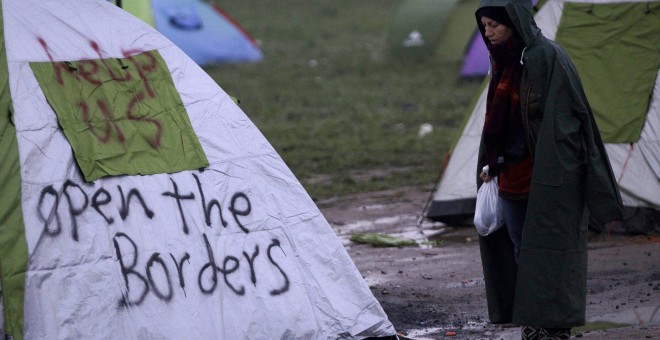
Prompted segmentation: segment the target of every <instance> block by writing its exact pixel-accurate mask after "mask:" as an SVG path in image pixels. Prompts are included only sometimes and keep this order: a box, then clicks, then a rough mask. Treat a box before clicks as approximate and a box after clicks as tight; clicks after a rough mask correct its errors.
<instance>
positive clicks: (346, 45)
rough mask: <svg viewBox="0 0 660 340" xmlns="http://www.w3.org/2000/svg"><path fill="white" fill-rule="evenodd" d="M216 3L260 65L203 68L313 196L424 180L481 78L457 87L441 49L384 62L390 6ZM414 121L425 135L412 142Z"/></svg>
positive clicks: (429, 179)
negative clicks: (255, 45)
mask: <svg viewBox="0 0 660 340" xmlns="http://www.w3.org/2000/svg"><path fill="white" fill-rule="evenodd" d="M218 3H219V4H220V5H221V7H222V8H223V9H224V10H225V11H227V12H228V13H229V14H230V15H231V16H232V17H234V18H235V19H236V20H237V21H238V22H240V23H241V25H242V26H243V27H245V28H246V29H247V30H248V31H249V32H250V33H251V34H252V35H253V36H254V37H255V38H256V39H258V40H259V41H260V42H261V44H262V50H263V52H264V55H265V58H264V60H263V61H261V62H259V63H253V64H232V65H217V66H212V67H207V68H206V70H207V72H208V73H209V74H210V75H211V76H212V77H213V78H214V79H215V80H216V82H217V83H218V84H219V85H220V86H221V87H222V88H223V89H224V90H225V91H226V92H227V93H229V94H230V95H232V96H234V97H236V98H238V99H239V100H240V106H241V108H242V109H243V111H244V112H245V113H246V114H247V115H248V117H250V119H251V120H252V121H253V122H254V124H255V125H256V126H257V127H258V128H259V130H260V131H261V132H262V133H263V134H264V135H265V136H266V138H267V139H268V141H269V142H270V143H271V144H272V145H273V147H274V148H275V149H276V150H277V151H278V152H279V154H280V155H281V156H282V158H283V159H284V161H285V162H286V163H287V165H288V166H289V167H290V168H291V170H292V171H293V173H294V174H295V175H296V176H297V177H298V179H300V180H301V182H302V183H303V185H304V186H305V188H306V189H307V191H308V192H309V193H310V195H311V196H312V197H313V198H315V199H319V198H327V197H330V196H335V195H344V194H349V193H356V192H364V191H371V190H380V189H388V188H394V187H398V186H403V185H431V184H432V183H433V181H434V180H435V179H436V178H437V175H438V173H439V171H440V167H441V163H442V158H443V156H444V154H445V152H446V151H447V150H448V148H449V147H450V146H451V143H452V142H453V140H454V138H455V137H456V135H457V134H458V133H459V131H458V129H459V127H460V125H461V122H462V120H463V116H464V115H465V114H466V112H467V108H468V105H469V104H470V103H471V101H472V97H473V96H474V94H475V92H476V90H477V88H478V86H479V83H478V82H462V81H460V79H459V76H458V72H459V68H460V65H461V63H460V60H450V58H448V57H441V56H440V55H441V53H436V54H434V56H433V57H431V58H430V59H428V60H426V61H425V62H423V63H409V64H405V63H401V62H400V61H397V60H394V58H392V57H391V56H390V55H389V54H388V47H387V44H386V30H387V24H388V17H389V15H390V12H391V10H392V8H393V6H394V5H395V4H396V3H398V2H397V1H392V0H360V1H354V0H353V1H349V0H338V1H319V0H283V1H268V2H267V1H246V0H242V1H237V0H232V1H219V0H218ZM422 123H430V124H431V125H433V127H434V130H433V132H432V133H431V134H429V135H427V136H426V137H424V138H419V137H418V129H419V126H420V124H422ZM383 169H384V170H386V171H381V172H378V174H376V175H371V176H370V175H368V174H370V173H374V171H376V170H383ZM360 174H362V175H361V176H360ZM364 174H367V175H364Z"/></svg>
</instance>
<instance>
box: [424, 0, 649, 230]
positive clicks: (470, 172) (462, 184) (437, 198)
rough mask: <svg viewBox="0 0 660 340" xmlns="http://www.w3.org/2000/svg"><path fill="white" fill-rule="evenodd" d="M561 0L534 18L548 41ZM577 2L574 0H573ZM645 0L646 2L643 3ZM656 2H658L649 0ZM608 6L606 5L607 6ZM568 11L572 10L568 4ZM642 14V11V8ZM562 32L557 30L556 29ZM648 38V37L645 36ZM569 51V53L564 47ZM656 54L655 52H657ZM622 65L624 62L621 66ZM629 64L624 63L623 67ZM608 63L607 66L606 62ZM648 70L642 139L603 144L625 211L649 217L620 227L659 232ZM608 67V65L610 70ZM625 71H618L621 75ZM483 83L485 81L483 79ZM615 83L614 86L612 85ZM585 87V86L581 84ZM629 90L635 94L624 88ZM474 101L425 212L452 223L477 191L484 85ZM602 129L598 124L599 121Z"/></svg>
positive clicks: (466, 212)
mask: <svg viewBox="0 0 660 340" xmlns="http://www.w3.org/2000/svg"><path fill="white" fill-rule="evenodd" d="M565 2H568V1H563V0H547V1H545V2H544V4H543V6H542V7H541V8H540V10H539V11H538V12H537V14H536V15H535V21H536V23H537V25H538V26H539V28H541V30H542V32H543V34H544V35H545V36H546V37H548V38H549V39H555V36H556V35H557V32H558V28H559V22H560V21H561V20H563V19H562V17H563V11H564V3H565ZM571 2H573V1H571ZM575 2H577V1H575ZM588 2H589V3H593V4H594V7H598V6H601V5H602V4H611V6H615V5H614V4H613V3H615V2H616V3H622V5H624V6H625V4H626V3H628V2H635V1H613V0H590V1H588ZM644 3H646V2H644ZM651 4H652V5H656V4H658V1H654V2H652V3H651ZM608 6H610V5H608ZM568 8H569V10H570V9H571V8H573V7H572V6H568ZM642 13H643V11H642ZM653 28H654V29H655V32H656V33H655V34H654V36H655V37H658V36H660V32H658V30H660V26H658V25H655V26H653ZM560 34H561V32H560ZM649 36H650V35H649ZM568 53H573V51H572V50H568ZM655 56H656V58H657V52H655ZM622 66H623V65H622ZM625 66H627V63H626V65H625ZM610 67H611V66H610ZM659 68H660V66H656V68H655V70H651V71H649V72H650V73H651V75H653V76H654V77H656V78H655V84H654V89H653V90H652V95H651V96H650V98H651V99H650V103H649V106H648V108H647V110H648V111H647V113H646V120H645V122H644V125H643V129H642V132H641V135H640V136H641V137H640V138H639V140H637V141H636V142H634V143H606V144H605V147H606V150H607V152H608V157H609V159H610V163H611V165H612V170H613V172H614V174H615V176H616V178H617V181H618V184H619V190H620V192H621V197H622V200H623V203H624V206H625V207H626V208H627V211H629V212H635V211H636V212H640V213H643V214H646V215H647V216H649V217H648V218H645V219H644V221H646V224H645V225H644V226H640V225H637V226H633V225H631V224H632V223H628V222H626V219H630V220H631V221H632V220H633V217H632V216H630V215H628V216H626V217H625V219H624V222H623V225H624V226H625V227H624V229H623V230H621V231H626V232H627V231H632V230H637V231H638V232H648V231H649V230H656V231H660V220H658V219H657V218H655V217H653V216H657V215H658V213H657V212H658V211H660V176H659V175H660V170H658V169H660V167H659V166H658V165H659V164H660V147H658V145H660V143H658V135H659V134H658V131H660V123H659V122H658V121H659V120H660V90H659V87H660V78H659V75H658V69H659ZM608 69H609V68H608ZM578 72H579V73H580V76H581V78H582V79H583V80H584V79H587V78H589V77H591V74H590V72H593V71H592V70H582V69H580V68H579V65H578ZM624 72H626V70H621V71H620V73H624ZM485 81H487V79H486V80H485ZM612 85H614V84H612ZM585 89H587V91H588V88H586V85H585ZM626 93H633V92H626ZM629 96H630V97H631V98H632V97H637V96H639V97H644V96H646V97H649V95H648V93H647V94H646V95H645V94H644V93H641V94H637V93H634V94H629ZM477 98H478V99H477V102H476V104H475V105H474V107H473V108H472V109H471V111H470V112H469V114H468V115H467V116H466V120H467V123H466V124H465V127H464V129H463V130H461V133H460V135H459V136H458V139H457V142H456V144H455V147H454V148H453V149H452V151H451V158H450V160H449V162H448V164H447V166H446V168H445V169H444V173H443V176H442V178H441V179H440V180H439V181H438V183H437V184H436V187H435V189H434V192H433V194H432V198H431V203H430V204H429V205H428V209H427V210H426V211H425V212H423V215H424V216H425V217H427V218H429V219H432V220H436V221H440V222H444V223H448V224H452V225H471V224H472V217H473V215H474V202H475V198H476V193H477V187H476V175H475V173H474V172H475V171H474V169H476V167H477V153H478V147H479V138H480V135H481V130H482V129H483V121H484V114H485V112H486V99H485V98H486V89H482V90H481V91H480V92H479V93H478V94H477ZM606 99H608V98H600V99H594V100H592V99H591V98H590V99H589V100H590V104H592V105H593V104H594V101H595V100H606ZM597 105H598V104H597ZM599 105H601V106H602V107H607V105H608V104H607V102H603V103H599ZM598 124H599V127H600V122H598Z"/></svg>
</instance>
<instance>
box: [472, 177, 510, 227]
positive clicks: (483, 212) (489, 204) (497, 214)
mask: <svg viewBox="0 0 660 340" xmlns="http://www.w3.org/2000/svg"><path fill="white" fill-rule="evenodd" d="M503 224H504V214H503V212H502V203H501V201H500V197H499V189H498V188H497V177H495V178H493V179H492V180H490V181H488V182H484V183H483V184H481V187H480V188H479V191H478V192H477V206H476V207H475V209H474V226H475V227H477V232H479V235H481V236H486V235H489V234H491V233H492V232H494V231H495V230H497V229H499V228H500V227H501V226H502V225H503Z"/></svg>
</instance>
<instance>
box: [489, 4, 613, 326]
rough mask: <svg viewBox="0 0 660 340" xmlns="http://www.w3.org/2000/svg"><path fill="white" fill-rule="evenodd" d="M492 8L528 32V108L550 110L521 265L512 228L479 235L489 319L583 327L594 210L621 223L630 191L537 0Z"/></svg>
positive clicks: (541, 133)
mask: <svg viewBox="0 0 660 340" xmlns="http://www.w3.org/2000/svg"><path fill="white" fill-rule="evenodd" d="M483 6H503V7H505V8H506V10H507V13H508V14H509V17H510V18H511V20H512V22H513V25H514V27H515V29H516V30H517V31H518V33H519V34H520V36H521V37H522V38H523V40H524V42H525V46H526V47H525V50H524V51H523V55H522V56H521V63H523V68H524V71H523V80H522V81H521V89H520V91H521V105H522V107H521V111H522V112H523V115H525V114H526V113H527V112H528V111H529V109H530V108H529V107H527V105H526V103H529V102H530V99H531V100H532V101H534V102H535V103H538V104H539V105H540V106H539V107H540V111H541V113H542V122H540V124H539V125H538V129H537V130H538V131H534V132H533V133H534V135H535V134H536V133H538V137H536V138H534V140H535V142H536V144H535V146H534V150H533V153H534V172H533V175H532V186H531V191H530V194H529V203H528V208H527V216H526V218H525V226H524V231H523V237H522V246H521V253H520V259H519V264H518V265H517V266H516V263H515V261H514V259H513V248H512V245H511V241H510V240H509V237H508V235H507V231H506V228H502V229H500V230H499V231H498V232H497V233H494V234H492V235H489V236H487V237H481V238H480V246H481V256H482V263H483V267H484V277H485V280H486V292H487V296H488V310H489V317H490V321H491V322H493V323H506V322H513V323H515V324H519V325H527V326H534V327H545V328H569V327H574V326H580V325H583V324H584V322H585V309H586V292H587V289H586V284H587V277H586V276H587V226H588V222H589V216H590V214H591V215H592V217H593V218H594V219H595V220H596V221H598V222H599V223H605V222H609V221H612V220H616V219H620V218H621V216H622V209H623V207H622V203H621V197H620V195H619V192H618V189H617V186H616V181H615V178H614V176H613V173H612V169H611V167H610V163H609V160H608V157H607V153H606V151H605V147H604V145H603V142H602V140H601V137H600V134H599V132H598V128H597V126H596V123H595V121H594V118H593V114H592V112H591V109H590V107H589V103H588V102H587V98H586V96H585V94H584V91H583V88H582V84H581V82H580V79H579V76H578V73H577V71H576V69H575V67H574V65H573V63H572V62H571V60H570V59H569V57H568V55H567V54H566V52H565V51H564V50H563V49H562V48H561V47H559V46H558V45H557V44H556V43H554V42H552V41H550V40H548V39H546V38H545V37H544V36H543V35H542V33H541V30H540V29H539V28H538V27H537V26H536V23H535V22H534V19H533V17H532V12H531V6H530V3H529V1H511V0H482V1H481V3H480V7H479V8H481V7H483ZM477 22H478V25H479V26H480V29H481V31H482V35H483V27H481V23H480V21H479V18H477ZM528 133H530V131H528ZM480 149H481V151H480V155H479V160H480V161H479V163H478V168H477V174H478V172H480V169H481V167H482V166H483V164H484V162H483V157H484V155H483V140H482V145H481V148H480ZM477 178H478V176H477ZM477 181H478V186H479V185H481V183H480V181H479V179H477ZM516 272H517V274H516Z"/></svg>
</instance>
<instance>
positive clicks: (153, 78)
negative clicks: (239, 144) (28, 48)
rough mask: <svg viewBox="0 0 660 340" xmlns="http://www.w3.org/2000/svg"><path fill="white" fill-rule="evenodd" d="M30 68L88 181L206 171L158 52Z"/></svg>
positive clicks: (183, 110) (198, 146)
mask: <svg viewBox="0 0 660 340" xmlns="http://www.w3.org/2000/svg"><path fill="white" fill-rule="evenodd" d="M30 67H31V68H32V71H33V73H34V75H35V77H36V78H37V81H38V82H39V86H40V88H41V90H42V91H43V93H44V94H45V95H46V99H47V100H48V103H49V104H50V105H51V106H52V107H53V109H54V111H55V113H56V114H57V118H58V119H57V120H58V123H59V124H60V125H61V126H62V128H63V130H64V134H65V136H66V137H67V140H68V142H69V143H70V144H71V147H72V148H73V150H74V155H75V157H76V162H77V163H78V166H79V167H80V170H81V171H82V173H83V176H84V177H85V180H87V181H93V180H96V179H98V178H101V177H104V176H112V175H138V174H142V175H145V174H156V173H163V172H177V171H181V170H193V169H199V168H202V167H205V166H207V165H208V160H207V159H206V156H205V155H204V151H203V150H202V147H201V145H200V144H199V141H198V140H197V136H196V135H195V133H194V131H193V130H192V126H191V125H190V120H189V119H188V115H187V113H186V109H185V107H184V106H183V103H182V102H181V97H180V96H179V93H178V92H177V90H176V88H174V83H173V82H172V77H171V76H170V72H169V70H168V69H167V65H166V64H165V61H164V60H163V58H162V57H161V56H160V54H159V53H158V51H149V52H143V53H139V54H136V55H133V56H130V57H128V58H112V59H91V60H90V59H87V60H82V61H79V62H69V61H67V62H41V63H30ZM145 70H148V72H145ZM53 80H55V81H53ZM90 132H91V133H90Z"/></svg>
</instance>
